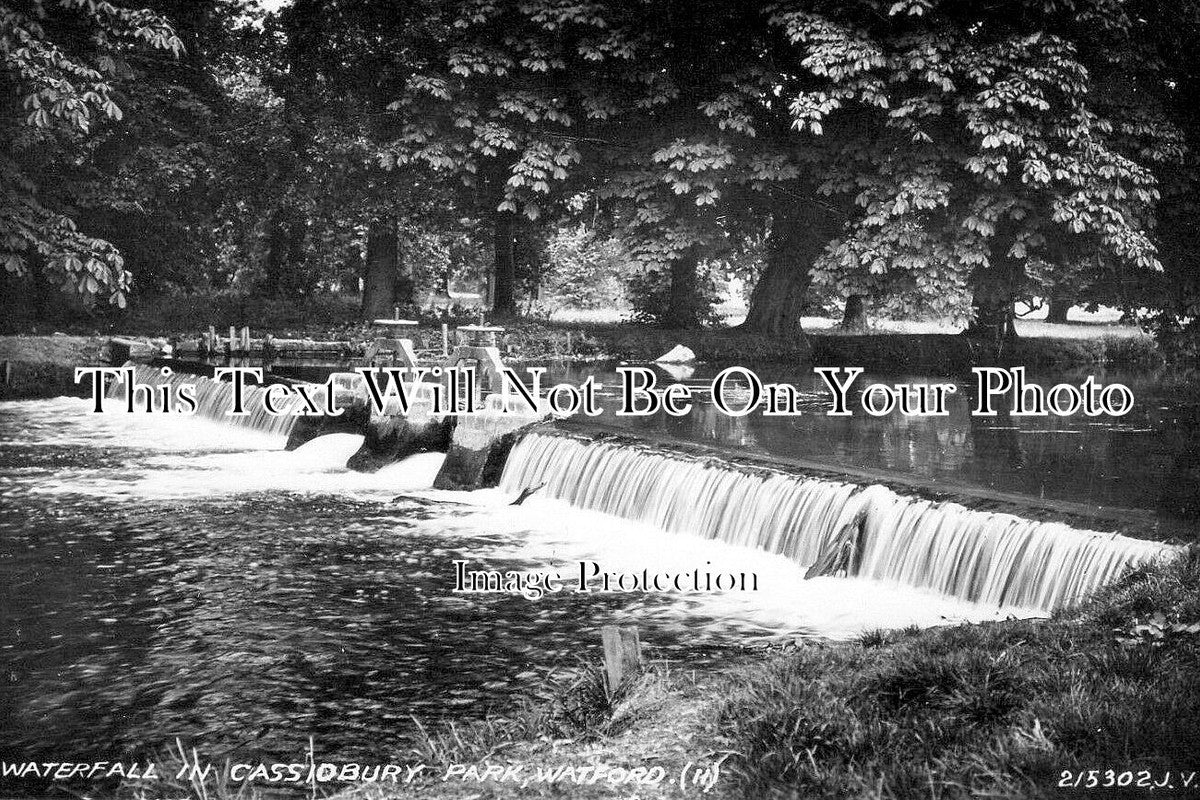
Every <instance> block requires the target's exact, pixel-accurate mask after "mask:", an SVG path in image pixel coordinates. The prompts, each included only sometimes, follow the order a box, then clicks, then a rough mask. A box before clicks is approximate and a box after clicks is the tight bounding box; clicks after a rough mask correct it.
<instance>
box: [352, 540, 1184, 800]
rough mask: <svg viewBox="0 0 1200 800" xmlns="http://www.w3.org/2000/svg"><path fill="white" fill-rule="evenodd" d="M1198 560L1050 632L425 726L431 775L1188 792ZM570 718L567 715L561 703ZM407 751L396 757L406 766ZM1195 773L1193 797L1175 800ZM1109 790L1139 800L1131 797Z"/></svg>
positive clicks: (473, 791)
mask: <svg viewBox="0 0 1200 800" xmlns="http://www.w3.org/2000/svg"><path fill="white" fill-rule="evenodd" d="M1197 621H1200V550H1197V549H1195V548H1193V549H1192V550H1190V551H1189V552H1187V553H1186V554H1185V555H1184V556H1182V557H1180V558H1179V559H1177V560H1176V561H1174V562H1171V563H1168V564H1159V565H1153V566H1149V567H1145V568H1142V569H1139V570H1137V571H1135V572H1133V573H1130V574H1129V575H1127V576H1126V577H1125V578H1124V579H1123V580H1122V581H1120V582H1119V583H1117V584H1116V585H1114V586H1112V587H1109V588H1108V589H1106V590H1104V591H1103V592H1102V593H1101V594H1099V595H1098V596H1097V597H1095V598H1094V599H1092V600H1091V601H1089V602H1087V603H1086V604H1084V605H1082V606H1080V607H1077V608H1074V609H1071V610H1067V611H1064V612H1060V613H1059V614H1057V615H1055V616H1054V617H1052V618H1051V619H1048V620H1037V621H1019V620H1010V621H1005V622H997V623H988V624H982V625H959V626H948V627H943V628H935V629H928V630H919V629H915V628H909V629H905V630H901V631H882V630H876V631H870V632H867V633H865V634H864V635H863V636H862V637H860V639H859V640H858V641H854V642H847V643H837V644H831V643H823V642H812V641H807V642H801V643H799V644H798V645H795V646H787V647H784V648H775V649H772V650H769V651H765V652H754V653H750V654H746V653H742V654H740V655H739V654H738V653H736V652H731V653H730V654H729V657H728V658H727V659H726V660H725V661H723V662H721V663H719V664H717V665H716V666H714V667H710V668H707V669H702V670H697V671H690V670H680V669H678V668H676V669H669V668H666V667H661V666H660V667H656V668H654V669H651V670H650V671H649V672H648V673H647V674H646V675H644V676H643V677H642V679H641V680H640V681H638V682H637V684H636V685H634V686H633V687H632V688H631V689H630V690H628V691H627V692H625V693H623V694H622V695H621V696H619V697H612V696H609V695H607V694H605V692H604V687H603V681H602V679H601V678H600V677H599V675H598V674H597V673H596V671H594V670H592V671H590V672H589V671H585V672H583V673H578V674H576V675H575V677H573V678H571V679H570V680H569V681H567V682H563V681H562V680H556V681H551V682H549V683H548V684H547V685H546V691H545V692H544V693H543V695H542V697H541V698H540V699H537V700H533V701H531V702H530V703H529V704H527V705H525V706H523V707H522V709H521V710H520V711H519V712H518V713H517V714H515V715H513V716H509V717H494V718H492V719H490V720H488V721H486V722H483V723H474V724H469V725H465V726H452V725H443V726H435V727H434V728H431V729H429V730H425V731H424V737H423V742H424V743H423V744H420V745H418V747H417V750H416V752H415V755H416V756H417V757H419V758H421V759H423V760H425V761H427V762H428V763H431V764H446V763H482V762H484V761H487V762H491V763H505V764H512V763H522V764H527V765H528V764H543V765H554V764H559V765H562V764H576V765H580V764H589V763H607V764H616V765H624V766H627V767H629V766H636V765H661V766H663V767H664V769H665V770H666V773H667V774H668V775H671V776H672V778H671V779H669V780H667V781H665V782H663V783H662V784H661V785H656V786H650V787H638V789H637V791H636V794H637V795H638V796H639V797H642V798H655V797H671V798H675V797H689V796H699V795H698V792H697V789H696V787H691V786H689V787H687V790H686V791H685V790H684V789H681V788H680V787H679V786H678V785H677V783H676V782H675V779H674V776H677V775H678V774H679V770H680V769H681V768H682V767H683V766H684V765H685V764H686V763H689V762H692V763H705V764H713V763H719V764H720V771H719V776H718V777H717V780H716V783H715V785H714V786H712V788H711V791H709V792H707V793H705V794H704V795H703V796H705V797H710V798H754V799H755V800H758V799H760V798H773V797H780V798H784V797H787V798H808V797H845V798H897V799H900V800H903V799H906V798H933V799H934V800H950V799H952V798H968V797H971V798H974V797H1003V798H1027V797H1056V796H1067V797H1086V796H1090V793H1089V792H1088V791H1087V790H1086V786H1085V787H1084V788H1080V789H1075V788H1073V787H1071V788H1060V787H1059V782H1060V781H1061V780H1062V777H1063V771H1064V770H1069V771H1070V774H1071V776H1072V781H1073V780H1074V776H1075V775H1080V774H1082V775H1083V776H1084V780H1085V781H1086V780H1087V779H1088V772H1087V771H1088V770H1098V772H1096V773H1095V774H1094V780H1096V781H1098V782H1102V781H1105V780H1108V779H1109V778H1107V777H1106V771H1107V770H1110V769H1111V770H1113V772H1112V774H1111V776H1110V777H1111V780H1112V781H1113V782H1116V781H1117V780H1118V779H1121V780H1125V779H1126V778H1121V775H1122V773H1127V774H1128V778H1127V780H1129V781H1131V782H1137V781H1139V780H1153V781H1160V780H1162V779H1163V777H1164V776H1166V775H1170V776H1172V777H1171V780H1173V782H1174V783H1175V785H1176V791H1174V792H1171V793H1170V794H1171V795H1172V796H1178V797H1187V796H1195V792H1196V791H1198V790H1200V787H1196V786H1195V784H1196V783H1200V625H1197V624H1195V623H1196V622H1197ZM572 709H573V710H572ZM406 757H407V756H406ZM1192 771H1197V775H1196V778H1195V779H1194V783H1193V787H1194V788H1193V789H1192V792H1191V793H1189V792H1187V791H1179V790H1180V789H1181V788H1182V782H1183V780H1184V777H1183V776H1184V775H1186V773H1189V772H1192ZM433 773H434V776H435V777H434V778H433V779H430V780H428V781H425V782H424V783H420V784H413V785H411V786H403V787H399V789H398V790H397V789H396V788H394V787H380V786H365V785H364V786H359V787H356V788H354V789H352V790H350V791H349V792H347V793H346V794H345V797H346V798H347V800H349V799H350V798H361V799H362V800H367V799H368V798H379V797H383V796H388V797H421V798H451V797H454V798H465V797H562V796H570V797H616V796H628V795H630V794H631V793H630V792H625V793H624V794H622V793H620V792H614V790H613V789H612V788H611V787H605V786H603V785H600V786H596V787H576V786H570V787H564V786H530V787H526V788H518V787H515V786H511V785H505V784H500V783H485V784H483V785H480V784H470V785H467V784H461V783H455V782H454V781H450V782H443V781H441V780H440V775H441V774H442V773H441V772H440V771H438V770H436V769H435V770H433ZM1102 791H1103V796H1104V797H1113V798H1119V797H1126V796H1139V797H1141V796H1144V795H1145V791H1146V790H1145V789H1139V788H1137V787H1136V786H1129V787H1125V788H1121V787H1113V788H1107V789H1103V790H1102Z"/></svg>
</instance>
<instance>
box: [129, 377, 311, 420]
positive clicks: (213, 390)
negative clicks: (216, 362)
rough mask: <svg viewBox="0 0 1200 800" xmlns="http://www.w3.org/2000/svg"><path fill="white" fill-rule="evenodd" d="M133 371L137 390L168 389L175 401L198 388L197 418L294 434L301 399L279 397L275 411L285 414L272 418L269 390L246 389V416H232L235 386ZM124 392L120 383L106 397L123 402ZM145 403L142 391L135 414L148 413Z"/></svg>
mask: <svg viewBox="0 0 1200 800" xmlns="http://www.w3.org/2000/svg"><path fill="white" fill-rule="evenodd" d="M131 368H132V369H133V376H134V384H135V386H143V387H155V388H154V391H155V392H156V393H157V392H159V391H161V388H160V387H163V386H166V387H168V394H169V396H171V397H174V396H175V393H176V392H178V390H179V388H180V387H181V386H183V385H185V384H192V385H194V386H195V398H196V411H195V413H196V414H197V415H199V416H202V417H207V418H209V419H214V420H217V421H219V422H225V423H228V424H230V425H234V426H237V427H244V428H252V429H254V430H256V431H262V432H264V433H268V434H273V435H279V436H287V435H288V434H289V433H291V430H292V428H293V426H295V424H296V419H297V416H296V415H295V414H293V413H292V412H293V411H296V410H298V408H299V405H300V404H302V403H303V400H302V399H301V398H299V397H296V396H294V395H288V396H283V397H277V398H276V399H275V407H276V408H277V409H279V410H280V411H281V412H283V413H280V414H270V413H268V412H267V410H266V407H265V405H264V404H263V400H262V395H263V394H264V393H265V391H266V389H265V388H263V387H259V386H247V387H245V389H244V390H243V405H244V407H245V410H246V413H245V414H230V413H229V411H230V409H232V408H233V388H234V387H233V384H232V383H229V382H227V381H217V380H213V379H212V378H207V377H205V376H203V375H189V374H185V373H172V374H170V375H163V374H162V371H161V370H160V369H159V368H157V367H149V366H145V365H141V364H139V365H136V366H133V367H131ZM125 391H126V389H125V387H124V385H123V379H117V380H114V381H113V382H112V383H111V384H110V385H109V387H108V393H107V397H108V398H109V399H110V400H111V399H115V398H123V397H125ZM146 402H147V401H146V396H145V390H139V391H138V392H137V396H135V398H134V407H135V410H145V408H146V405H145V404H146ZM151 402H152V403H155V404H156V405H155V406H154V407H155V408H161V407H162V402H161V398H159V397H155V398H152V400H151Z"/></svg>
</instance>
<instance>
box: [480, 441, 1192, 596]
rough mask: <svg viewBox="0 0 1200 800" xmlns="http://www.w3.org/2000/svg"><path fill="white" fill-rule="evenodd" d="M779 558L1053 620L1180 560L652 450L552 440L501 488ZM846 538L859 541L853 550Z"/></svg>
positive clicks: (509, 470) (1140, 543)
mask: <svg viewBox="0 0 1200 800" xmlns="http://www.w3.org/2000/svg"><path fill="white" fill-rule="evenodd" d="M543 484H544V486H543V488H542V489H541V492H540V494H541V495H544V496H547V497H553V498H556V499H559V500H563V501H566V502H568V503H570V504H571V505H573V506H577V507H579V508H584V509H591V510H594V511H600V512H603V513H606V514H612V515H614V516H619V517H623V518H625V519H630V520H636V521H640V522H645V523H648V524H651V525H654V526H655V527H658V528H660V529H662V530H665V531H669V532H672V533H687V534H692V535H696V536H702V537H705V538H709V539H718V540H721V541H724V542H728V543H730V544H736V545H743V546H747V547H756V548H759V549H762V550H765V551H767V552H771V553H777V554H780V555H783V556H786V557H787V558H790V559H791V560H793V561H795V562H796V563H797V564H799V565H800V566H802V567H809V566H810V565H813V564H814V563H816V562H817V561H818V560H819V559H821V558H822V556H823V555H824V554H826V553H828V552H829V549H830V548H831V547H832V548H839V547H843V546H848V547H850V548H853V549H854V551H855V552H853V553H852V554H850V557H847V558H846V559H844V562H843V563H844V565H845V572H846V574H847V576H853V577H861V578H868V579H874V580H880V581H893V582H896V583H900V584H904V585H908V586H915V587H920V588H927V589H931V590H934V591H937V592H940V593H942V594H946V595H951V596H953V597H957V598H961V599H964V600H969V601H973V602H977V603H981V604H987V605H994V606H1004V607H1013V608H1020V609H1028V610H1032V611H1039V612H1048V611H1052V610H1054V609H1056V608H1060V607H1062V606H1065V605H1069V604H1071V603H1073V602H1076V601H1078V600H1080V599H1082V598H1084V597H1085V596H1087V595H1088V594H1089V593H1090V592H1092V591H1094V590H1095V589H1097V588H1099V587H1100V586H1103V585H1105V584H1107V583H1111V582H1112V581H1114V580H1116V579H1117V578H1118V577H1119V576H1120V575H1121V574H1122V573H1124V572H1125V571H1126V570H1128V569H1130V568H1133V567H1136V566H1137V565H1139V564H1144V563H1147V562H1150V561H1152V560H1154V559H1157V558H1163V557H1167V556H1169V555H1170V554H1172V553H1174V552H1176V551H1177V550H1178V548H1176V547H1174V546H1172V545H1168V544H1164V543H1161V542H1153V541H1146V540H1141V539H1134V538H1131V537H1127V536H1121V535H1118V534H1113V533H1100V532H1096V531H1088V530H1080V529H1076V528H1072V527H1070V526H1068V525H1066V524H1063V523H1060V522H1044V521H1037V520H1031V519H1024V518H1021V517H1018V516H1014V515H1012V514H1006V513H996V512H990V511H976V510H972V509H968V508H966V507H964V506H962V505H959V504H957V503H951V502H940V503H939V502H934V501H931V500H925V499H921V498H917V497H910V496H905V495H902V494H898V493H896V492H894V491H892V490H891V489H889V488H887V487H885V486H866V487H863V486H858V485H855V484H853V483H845V482H838V481H832V480H827V479H817V478H808V477H804V476H800V475H794V474H789V473H784V472H776V471H772V470H767V469H758V468H755V469H742V468H739V467H737V466H736V465H733V464H729V463H721V462H718V461H717V460H715V459H688V458H684V457H681V456H676V455H672V454H666V453H662V452H656V451H654V450H652V449H650V448H644V447H638V446H631V445H628V444H617V443H613V442H605V441H592V442H589V441H581V440H580V439H578V438H575V437H572V436H565V435H560V434H555V433H549V432H533V433H529V434H528V435H526V436H525V437H524V438H523V439H522V440H521V441H519V442H518V443H517V444H516V446H515V447H514V448H513V450H512V452H511V454H510V456H509V459H508V462H507V465H506V468H505V470H504V473H503V476H502V478H501V483H500V486H501V488H502V489H503V490H504V491H506V492H510V493H518V492H520V491H521V490H523V489H527V488H531V487H535V486H539V485H543ZM847 530H850V531H852V532H853V535H851V536H846V533H845V532H846V531H847Z"/></svg>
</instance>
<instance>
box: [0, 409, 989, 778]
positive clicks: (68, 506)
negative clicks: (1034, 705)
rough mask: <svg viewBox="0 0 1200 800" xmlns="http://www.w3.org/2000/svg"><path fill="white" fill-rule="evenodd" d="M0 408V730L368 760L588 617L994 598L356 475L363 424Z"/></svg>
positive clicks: (729, 615)
mask: <svg viewBox="0 0 1200 800" xmlns="http://www.w3.org/2000/svg"><path fill="white" fill-rule="evenodd" d="M87 411H88V408H87V404H86V403H85V402H84V401H82V400H75V399H66V398H64V399H59V400H51V401H36V402H13V403H3V404H0V609H2V624H3V631H2V635H0V678H2V680H0V747H3V749H4V752H3V753H2V754H0V755H4V756H5V757H8V758H20V759H47V758H55V757H57V758H58V759H62V758H63V757H64V756H67V755H74V756H82V755H83V754H84V753H92V754H94V755H95V756H96V757H105V758H113V757H116V756H118V755H119V754H122V753H124V754H128V755H132V754H137V753H142V754H144V753H147V752H150V751H152V750H154V749H161V748H163V747H165V746H168V745H170V744H171V743H173V742H174V740H175V738H176V737H177V736H178V737H182V738H183V739H184V740H185V741H189V742H197V743H202V745H203V747H204V748H205V750H206V752H209V753H221V752H232V751H235V750H236V751H237V752H240V753H245V752H254V753H259V754H262V755H273V756H291V757H294V756H295V755H296V754H297V753H302V752H303V751H304V750H306V749H307V746H308V741H309V737H310V736H311V737H313V739H314V741H315V742H316V746H317V749H318V751H319V752H320V754H321V755H322V756H324V757H328V758H362V757H375V758H382V757H386V756H389V755H395V753H396V752H397V751H398V750H400V749H402V748H403V747H404V745H405V740H406V737H407V736H408V735H409V734H410V733H411V731H412V730H413V725H414V723H413V721H412V720H413V717H416V718H418V719H421V720H423V721H428V720H435V719H438V718H447V717H449V718H454V719H463V718H476V717H480V716H483V715H485V714H486V713H487V712H488V711H489V710H491V709H501V710H502V709H504V708H506V707H508V706H509V705H510V704H511V703H512V702H514V700H513V698H514V694H516V693H519V692H520V691H522V690H526V689H530V688H532V687H533V686H535V685H536V684H537V683H538V682H539V680H540V678H541V677H542V676H544V675H545V674H546V673H547V672H548V671H549V670H552V669H555V668H558V667H563V666H568V667H575V666H578V663H579V660H580V659H581V658H584V659H589V660H592V661H596V660H598V657H599V656H598V639H599V636H598V629H599V627H600V626H601V625H603V624H608V623H612V622H617V623H636V624H637V625H639V626H640V628H641V631H642V635H643V638H644V640H645V641H646V643H647V645H648V646H649V654H650V656H651V657H653V658H684V657H686V658H688V659H689V663H690V664H694V663H696V661H697V659H703V658H706V657H709V654H710V653H711V652H712V651H713V650H714V648H719V646H721V645H727V644H733V643H739V642H745V641H747V640H748V639H757V638H760V637H772V636H781V635H783V636H791V635H805V634H820V635H829V636H845V635H850V634H853V633H855V632H856V631H859V630H862V629H864V628H869V627H876V626H878V625H903V624H909V623H918V624H934V623H937V622H941V621H944V620H945V619H947V618H952V619H958V618H972V619H975V618H987V617H993V616H996V615H997V614H998V613H999V612H997V611H996V610H994V609H980V608H975V607H968V606H963V605H961V604H955V603H952V602H950V601H947V600H944V599H942V598H937V597H933V596H930V595H926V594H921V593H919V592H916V591H913V590H901V589H897V588H888V587H882V586H875V585H871V584H867V583H865V582H859V581H850V580H835V579H824V578H823V579H817V580H814V581H803V580H802V579H801V578H802V570H801V568H800V567H799V566H798V565H796V564H794V563H792V562H789V561H787V560H786V559H783V558H781V557H776V556H770V555H767V554H764V553H759V552H755V551H752V550H749V549H746V548H738V547H731V546H727V545H723V544H720V543H717V542H708V541H702V540H699V539H696V538H694V537H689V536H672V535H667V534H663V533H661V532H657V531H654V530H649V529H646V528H642V527H638V526H637V525H635V524H633V523H629V522H625V521H621V520H617V519H613V518H607V517H602V516H600V515H597V514H593V513H589V512H582V511H576V510H572V509H570V508H567V507H565V506H561V505H558V504H556V503H554V502H552V501H548V500H541V499H539V498H537V497H536V496H535V497H534V498H531V499H530V500H528V501H527V502H526V503H525V504H524V505H522V506H510V505H508V503H509V502H510V501H511V500H512V498H511V497H508V496H505V495H502V494H501V493H499V492H498V491H496V490H489V491H484V492H475V493H448V492H434V491H432V490H428V489H427V488H425V487H428V486H429V485H430V484H431V482H432V478H433V475H434V474H435V473H436V470H437V467H438V466H439V464H440V461H441V458H442V457H441V456H440V455H432V454H431V455H423V456H417V457H414V458H413V459H410V460H408V461H406V462H403V463H401V464H397V465H393V466H390V467H387V468H385V469H384V470H381V471H380V472H378V473H375V474H373V475H363V474H358V473H353V472H349V471H347V470H345V469H344V467H343V466H342V465H343V464H344V463H345V461H346V458H347V457H348V456H349V455H350V454H351V453H353V452H354V450H356V449H357V447H358V446H359V444H360V442H361V439H360V438H359V437H356V436H350V435H334V436H327V437H323V438H321V439H318V440H316V441H314V442H311V443H309V444H308V445H305V446H304V447H303V448H301V449H300V450H298V451H296V452H291V453H288V452H283V451H282V450H281V449H280V447H281V443H280V442H279V441H277V440H272V439H268V438H262V437H259V436H257V435H256V434H254V433H253V432H247V431H243V430H238V431H234V430H232V429H229V428H225V427H222V426H219V425H216V424H213V423H208V422H204V421H201V420H198V419H193V418H180V417H176V418H169V417H168V418H163V417H157V418H156V417H149V416H145V415H134V416H128V415H125V414H99V415H93V414H89V413H87ZM455 559H464V560H467V561H469V562H470V563H471V566H472V567H473V568H476V569H493V570H507V569H528V570H537V569H540V570H547V569H551V568H554V569H561V570H562V571H564V573H569V572H571V570H572V568H573V565H576V564H577V562H578V561H579V560H596V561H597V562H599V563H602V564H603V566H604V568H605V569H611V570H640V569H641V568H643V567H650V568H651V569H670V570H675V571H681V570H685V569H691V568H702V569H704V568H713V569H717V568H719V569H721V570H722V571H745V572H753V573H755V574H757V575H758V576H759V581H760V587H761V590H760V591H759V592H757V593H742V594H737V593H734V594H726V595H721V594H715V595H689V596H678V595H644V594H619V593H613V594H577V593H571V592H563V593H560V594H556V595H552V596H548V597H546V598H544V599H542V600H539V601H531V600H528V599H526V598H523V597H521V596H509V595H472V596H464V595H462V594H455V593H454V592H453V591H452V588H453V566H452V562H453V561H454V560H455Z"/></svg>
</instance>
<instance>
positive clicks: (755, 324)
mask: <svg viewBox="0 0 1200 800" xmlns="http://www.w3.org/2000/svg"><path fill="white" fill-rule="evenodd" d="M840 224H841V223H840V220H839V219H838V218H837V216H836V215H835V214H834V213H833V212H832V211H830V210H829V209H826V208H824V207H822V206H818V205H816V204H812V203H806V204H805V205H804V206H797V205H790V206H781V207H780V209H779V210H777V211H776V212H775V215H774V219H773V220H772V222H771V231H770V235H769V237H768V239H767V252H766V257H765V259H764V265H763V272H762V275H761V276H760V277H759V279H758V283H756V284H755V285H754V291H753V292H751V294H750V308H749V310H748V311H747V313H746V321H745V322H743V323H742V324H741V329H742V330H744V331H748V332H750V333H758V334H762V335H764V336H771V337H774V338H779V339H785V340H787V339H799V338H802V337H803V336H804V332H803V331H802V330H801V328H800V317H801V316H802V314H803V312H804V299H805V295H807V293H808V286H809V283H811V281H812V277H811V274H810V272H809V268H810V267H811V266H812V265H813V262H814V261H816V260H817V256H819V255H820V254H821V251H822V250H824V248H825V245H826V244H828V242H829V240H830V239H832V238H834V236H836V235H837V231H838V227H839V226H840Z"/></svg>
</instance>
